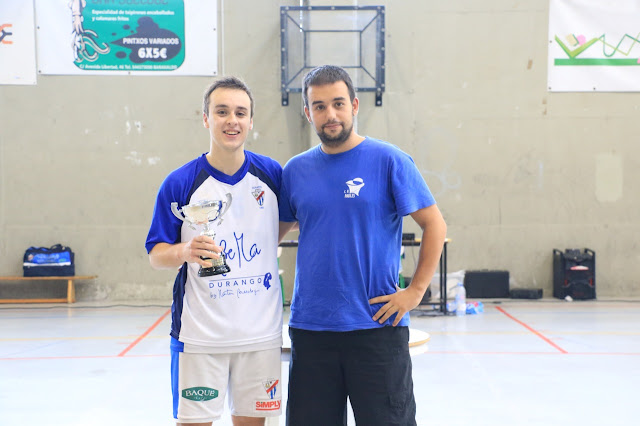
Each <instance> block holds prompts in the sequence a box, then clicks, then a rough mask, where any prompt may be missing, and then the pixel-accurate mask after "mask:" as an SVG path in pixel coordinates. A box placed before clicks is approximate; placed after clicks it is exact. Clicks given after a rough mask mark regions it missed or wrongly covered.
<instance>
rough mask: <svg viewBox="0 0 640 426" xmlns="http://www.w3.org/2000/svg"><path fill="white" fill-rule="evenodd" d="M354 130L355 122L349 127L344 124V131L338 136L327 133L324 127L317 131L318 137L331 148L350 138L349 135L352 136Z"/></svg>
mask: <svg viewBox="0 0 640 426" xmlns="http://www.w3.org/2000/svg"><path fill="white" fill-rule="evenodd" d="M352 131H353V124H352V125H351V126H350V127H349V128H346V127H344V125H343V126H342V131H341V132H340V133H338V134H337V135H336V136H329V135H327V134H326V133H325V132H324V129H322V130H320V131H319V132H316V133H317V134H318V137H319V138H320V140H321V141H322V143H323V144H325V145H327V146H328V147H331V148H336V147H339V146H340V145H342V144H343V143H344V142H345V141H346V140H347V139H349V136H351V132H352Z"/></svg>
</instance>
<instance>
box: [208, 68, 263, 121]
mask: <svg viewBox="0 0 640 426" xmlns="http://www.w3.org/2000/svg"><path fill="white" fill-rule="evenodd" d="M220 88H223V89H237V90H242V91H244V92H245V93H246V94H247V95H248V96H249V100H250V101H251V116H250V117H251V118H253V95H252V94H251V90H250V89H249V86H247V84H246V83H245V82H244V81H242V80H240V79H239V78H238V77H222V78H221V79H219V80H216V81H214V82H213V83H212V84H211V85H210V86H209V87H207V90H205V91H204V100H203V102H202V111H203V112H204V115H206V116H207V117H208V116H209V97H210V96H211V94H212V93H213V91H214V90H216V89H220Z"/></svg>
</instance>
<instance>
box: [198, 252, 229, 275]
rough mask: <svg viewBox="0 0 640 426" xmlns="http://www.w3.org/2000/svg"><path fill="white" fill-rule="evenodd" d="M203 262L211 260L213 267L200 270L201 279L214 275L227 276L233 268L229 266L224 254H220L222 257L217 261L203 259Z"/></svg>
mask: <svg viewBox="0 0 640 426" xmlns="http://www.w3.org/2000/svg"><path fill="white" fill-rule="evenodd" d="M201 259H202V260H210V261H211V263H213V266H211V267H209V268H203V267H202V266H201V267H200V269H199V270H198V276H199V277H210V276H212V275H220V274H226V273H227V272H231V268H229V265H227V258H226V256H225V255H224V254H222V253H220V257H219V258H217V259H207V258H204V257H202V258H201Z"/></svg>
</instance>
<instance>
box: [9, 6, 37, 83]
mask: <svg viewBox="0 0 640 426" xmlns="http://www.w3.org/2000/svg"><path fill="white" fill-rule="evenodd" d="M0 84H36V38H35V28H34V17H33V1H31V0H28V1H11V2H9V1H0Z"/></svg>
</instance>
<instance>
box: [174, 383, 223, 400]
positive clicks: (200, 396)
mask: <svg viewBox="0 0 640 426" xmlns="http://www.w3.org/2000/svg"><path fill="white" fill-rule="evenodd" d="M182 397H183V398H186V399H190V400H191V401H209V400H210V399H214V398H217V397H218V391H217V390H215V389H211V388H205V387H201V386H199V387H195V388H189V389H182Z"/></svg>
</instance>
